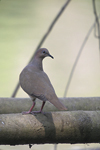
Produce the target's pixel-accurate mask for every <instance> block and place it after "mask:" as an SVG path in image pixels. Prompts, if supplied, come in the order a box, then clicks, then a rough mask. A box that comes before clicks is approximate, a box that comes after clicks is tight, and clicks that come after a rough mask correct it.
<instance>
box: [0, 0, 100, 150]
mask: <svg viewBox="0 0 100 150" xmlns="http://www.w3.org/2000/svg"><path fill="white" fill-rule="evenodd" d="M65 2H66V0H62V1H61V0H55V1H54V0H41V1H40V0H30V1H27V0H24V1H23V0H1V1H0V97H10V96H11V95H12V93H13V91H14V89H15V87H16V84H17V82H18V80H19V74H20V72H21V71H22V69H23V68H24V67H25V66H26V65H27V63H28V62H29V60H30V58H31V56H32V54H33V53H34V51H35V49H36V47H37V45H38V43H39V42H40V40H41V38H42V37H43V35H44V34H45V33H46V31H47V29H48V27H49V25H50V23H51V22H52V21H53V19H54V18H55V16H56V15H57V13H58V12H59V10H60V9H61V7H62V6H63V5H64V3H65ZM95 3H96V9H97V13H98V15H99V14H100V0H96V1H95ZM94 21H95V16H94V13H93V4H92V0H88V1H87V0H74V1H71V2H70V3H69V5H68V6H67V8H66V9H65V11H64V12H63V14H62V15H61V17H60V18H59V20H58V21H57V22H56V24H55V26H54V28H53V30H52V31H51V33H50V34H49V36H48V38H47V39H46V41H45V42H44V43H43V45H42V47H45V48H47V49H48V50H49V52H50V54H51V55H53V56H54V60H52V59H50V58H46V59H45V60H44V62H43V65H44V71H45V72H46V73H47V74H48V76H49V78H50V80H51V82H52V84H53V86H54V89H55V91H56V93H57V95H58V97H63V96H64V91H65V87H66V84H67V82H68V78H69V75H70V72H71V69H72V66H73V64H74V62H75V59H76V56H77V54H78V52H79V50H80V47H81V45H82V43H83V40H84V39H85V37H86V34H87V33H88V31H89V29H90V27H91V26H92V24H93V23H94ZM88 96H89V97H94V96H100V52H99V40H98V39H97V38H95V36H94V30H93V31H92V32H91V34H90V36H89V39H88V41H87V43H86V45H85V46H84V49H83V51H82V54H81V56H80V58H79V61H78V64H77V66H76V69H75V71H74V74H73V78H72V80H71V84H70V86H69V89H68V92H67V97H88ZM17 97H28V96H27V94H25V92H23V91H22V90H21V89H20V90H19V91H18V94H17ZM91 145H92V147H93V146H94V147H95V148H94V149H96V147H100V146H99V144H98V145H97V144H95V145H94V144H89V145H86V144H85V145H84V144H80V145H70V144H67V145H66V144H59V145H58V146H57V150H60V149H62V150H65V149H67V150H76V149H77V150H80V149H81V150H83V149H86V150H90V148H91ZM22 148H23V150H26V149H28V145H27V146H15V147H14V146H13V147H10V146H0V149H2V150H4V149H5V150H6V149H7V150H10V149H22ZM47 148H48V150H53V149H54V145H49V144H46V145H34V146H33V147H32V148H31V149H33V150H40V149H47Z"/></svg>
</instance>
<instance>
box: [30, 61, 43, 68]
mask: <svg viewBox="0 0 100 150" xmlns="http://www.w3.org/2000/svg"><path fill="white" fill-rule="evenodd" d="M42 60H43V59H42V58H38V59H37V58H33V60H32V62H31V63H32V64H33V65H34V66H35V67H36V68H37V69H39V70H41V71H43V66H42Z"/></svg>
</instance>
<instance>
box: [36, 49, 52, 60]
mask: <svg viewBox="0 0 100 150" xmlns="http://www.w3.org/2000/svg"><path fill="white" fill-rule="evenodd" d="M35 56H36V57H38V58H42V59H44V58H45V57H51V58H54V57H53V56H52V55H50V53H49V51H48V50H47V49H46V48H40V49H38V50H37V51H36V53H35Z"/></svg>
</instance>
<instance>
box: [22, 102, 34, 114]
mask: <svg viewBox="0 0 100 150" xmlns="http://www.w3.org/2000/svg"><path fill="white" fill-rule="evenodd" d="M34 106H35V101H33V105H32V107H31V108H30V110H29V111H24V112H22V115H26V114H31V112H32V109H33V108H34Z"/></svg>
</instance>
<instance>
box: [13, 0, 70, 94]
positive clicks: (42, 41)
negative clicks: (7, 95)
mask: <svg viewBox="0 0 100 150" xmlns="http://www.w3.org/2000/svg"><path fill="white" fill-rule="evenodd" d="M70 1H71V0H67V1H66V3H65V4H64V5H63V7H62V8H61V9H60V11H59V12H58V14H57V15H56V17H55V18H54V20H53V21H52V23H51V24H50V26H49V28H48V30H47V32H46V33H45V34H44V36H43V37H42V39H41V40H40V42H39V44H38V46H37V48H36V50H35V52H36V51H37V50H38V49H39V48H40V47H41V46H42V44H43V43H44V41H45V40H46V38H47V36H48V35H49V33H50V32H51V30H52V28H53V27H54V25H55V24H56V22H57V20H58V19H59V18H60V16H61V14H62V13H63V12H64V10H65V8H66V7H67V6H68V4H69V2H70ZM33 57H34V54H33V56H32V57H31V59H30V61H31V60H32V59H33ZM30 61H29V62H30ZM19 87H20V85H19V83H17V86H16V88H15V90H14V92H13V94H12V96H11V97H15V96H16V94H17V92H18V89H19Z"/></svg>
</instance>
